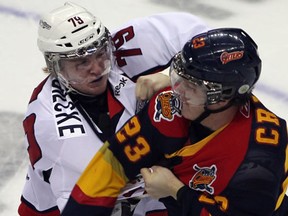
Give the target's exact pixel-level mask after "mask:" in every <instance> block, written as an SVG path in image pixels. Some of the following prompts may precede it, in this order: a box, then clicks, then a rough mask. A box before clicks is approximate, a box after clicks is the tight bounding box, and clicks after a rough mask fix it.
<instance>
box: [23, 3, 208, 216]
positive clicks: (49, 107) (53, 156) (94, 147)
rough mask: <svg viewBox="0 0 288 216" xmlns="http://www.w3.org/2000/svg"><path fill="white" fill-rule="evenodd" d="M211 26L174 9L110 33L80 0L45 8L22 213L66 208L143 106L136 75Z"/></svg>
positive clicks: (153, 83)
mask: <svg viewBox="0 0 288 216" xmlns="http://www.w3.org/2000/svg"><path fill="white" fill-rule="evenodd" d="M206 29H207V26H206V25H205V24H204V23H203V22H202V21H201V20H199V19H198V18H196V17H194V16H192V15H190V14H187V13H167V14H159V15H155V16H151V17H145V18H141V19H136V20H133V21H131V22H129V23H127V24H125V25H124V26H122V27H121V28H118V29H117V30H116V31H114V32H113V33H112V36H111V35H110V33H109V31H108V29H107V28H105V26H104V25H103V24H102V23H101V22H100V20H99V19H98V18H96V17H95V16H93V15H92V14H91V13H90V12H88V11H87V10H86V9H84V8H82V7H80V6H78V5H76V4H73V3H65V5H64V6H61V7H59V8H57V9H55V10H53V11H52V12H50V13H49V14H47V15H44V16H43V17H42V18H41V20H40V22H39V31H38V34H39V35H38V47H39V49H40V50H41V51H42V53H43V54H44V57H45V60H46V63H47V69H46V71H47V72H48V73H49V76H47V78H46V79H45V80H43V81H42V82H41V83H40V84H39V85H38V86H37V87H36V88H35V90H34V92H33V94H32V96H31V99H30V101H29V106H28V109H27V112H26V116H25V119H24V122H23V126H24V130H25V133H26V144H27V150H28V153H29V158H30V165H29V168H28V174H27V178H26V183H25V186H24V189H23V194H22V197H21V204H20V206H19V209H18V212H19V214H20V215H21V216H36V215H43V216H44V215H46V216H56V215H60V212H61V210H62V209H63V207H64V206H65V204H66V202H67V200H68V197H69V195H70V193H71V190H72V188H73V186H74V185H75V183H76V181H77V179H78V178H79V176H80V174H81V173H82V172H83V170H84V168H85V167H86V166H87V164H88V163H89V161H90V160H91V159H92V157H93V156H94V154H95V153H96V152H97V151H98V150H99V148H100V147H101V146H102V143H103V142H104V141H105V140H107V139H108V137H110V136H111V135H113V134H114V133H115V131H117V130H118V129H119V128H120V127H121V126H122V125H123V124H124V123H125V122H126V121H127V120H128V119H129V118H130V117H131V116H133V115H134V114H135V111H136V109H137V108H139V107H140V105H141V104H139V105H137V101H136V95H135V81H136V80H137V78H138V77H139V76H140V75H147V74H152V73H155V72H158V71H160V70H162V69H164V68H166V67H168V65H169V63H170V61H171V59H172V57H173V56H174V55H175V54H176V53H177V52H178V51H179V50H181V47H182V46H183V45H184V44H185V42H186V41H187V40H188V39H189V38H190V37H191V36H192V35H195V34H197V33H199V32H203V31H205V30H206ZM155 75H156V74H155ZM162 76H164V75H162ZM162 76H161V75H159V74H157V75H156V77H152V75H151V76H148V77H146V78H141V80H144V81H143V82H142V83H144V84H143V85H144V87H147V83H148V86H149V87H150V88H149V89H148V91H143V88H141V86H140V88H139V89H138V94H137V95H138V97H140V98H142V99H143V98H144V99H145V98H146V97H149V96H150V95H151V94H152V93H153V91H156V90H158V89H160V88H161V87H163V85H164V86H165V85H167V80H165V78H163V77H162ZM164 77H165V76H164ZM166 77H167V76H166ZM159 79H160V80H159ZM161 79H162V81H163V82H160V81H161ZM149 83H150V84H149ZM168 83H170V81H169V79H168ZM142 87H143V86H142ZM141 89H142V90H141ZM126 197H128V198H129V196H126ZM124 198H125V197H124ZM150 202H151V203H150ZM150 204H151V205H150ZM153 205H155V207H154V206H153ZM149 206H150V207H151V211H150V209H146V210H147V215H148V214H149V213H153V211H152V210H154V209H160V210H163V209H164V206H163V205H162V204H161V203H159V202H156V201H151V200H149ZM120 209H121V206H120ZM146 210H145V211H146ZM139 211H140V212H141V209H140V210H139V209H138V212H139ZM163 212H164V213H165V210H163ZM118 213H119V212H117V215H120V213H121V211H120V213H119V214H118ZM80 215H81V214H80ZM115 215H116V213H115Z"/></svg>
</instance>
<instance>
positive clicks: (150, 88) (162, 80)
mask: <svg viewBox="0 0 288 216" xmlns="http://www.w3.org/2000/svg"><path fill="white" fill-rule="evenodd" d="M169 85H170V78H169V76H167V75H166V74H164V73H162V72H161V73H155V74H150V75H145V76H140V77H139V78H138V79H137V83H136V98H137V99H138V100H141V101H144V100H147V99H150V98H151V97H152V95H153V94H154V93H155V92H157V91H159V90H160V89H163V88H165V87H167V86H169Z"/></svg>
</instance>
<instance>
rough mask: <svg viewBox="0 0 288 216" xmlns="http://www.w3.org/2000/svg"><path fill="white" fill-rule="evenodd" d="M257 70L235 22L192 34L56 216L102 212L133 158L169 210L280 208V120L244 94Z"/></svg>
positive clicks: (223, 213) (283, 183)
mask: <svg viewBox="0 0 288 216" xmlns="http://www.w3.org/2000/svg"><path fill="white" fill-rule="evenodd" d="M260 73H261V60H260V58H259V55H258V51H257V45H256V43H255V42H254V41H253V40H252V38H251V37H250V36H249V35H248V34H247V33H246V32H244V31H243V30H242V29H237V28H221V29H214V30H211V31H208V32H205V33H202V34H199V35H197V36H195V37H193V38H192V39H191V40H189V41H188V42H187V43H186V44H185V46H184V47H183V49H182V51H181V52H179V53H178V54H176V56H175V57H174V59H173V61H172V64H171V66H170V78H171V85H172V88H168V89H166V90H164V91H161V92H160V93H158V94H157V95H156V96H155V97H153V98H152V99H151V100H150V101H149V104H148V105H147V106H146V107H145V108H144V109H142V110H141V111H140V112H139V113H138V114H136V115H135V116H134V117H132V118H131V119H130V120H129V121H128V122H127V123H126V124H125V125H124V126H123V127H122V128H121V129H120V130H119V131H118V132H117V133H116V134H115V136H114V137H113V138H111V139H109V140H108V141H107V142H106V143H105V145H103V146H102V148H101V149H100V150H99V151H98V152H97V154H96V155H95V156H94V157H93V159H92V161H91V162H90V163H89V165H88V167H87V168H86V170H85V171H84V173H83V174H82V175H81V177H80V179H79V180H78V181H77V185H75V187H74V189H73V191H72V193H71V197H70V199H69V201H68V203H67V205H66V208H65V209H64V211H63V216H66V215H67V216H68V215H69V216H73V215H77V213H79V212H85V214H83V215H94V216H95V215H101V216H103V215H109V214H110V212H111V207H112V206H113V203H114V202H115V200H116V198H117V195H118V194H119V190H120V189H121V188H122V187H123V186H124V185H125V183H126V182H127V181H128V180H129V179H133V178H134V176H135V175H137V174H138V172H139V170H140V168H142V167H148V168H142V169H141V171H142V174H143V178H144V181H145V185H146V190H147V192H148V193H149V194H151V195H152V196H154V197H155V198H162V199H161V201H162V202H163V203H164V204H165V206H166V207H167V209H168V212H169V215H175V216H176V215H177V216H179V215H185V216H186V215H187V216H188V215H189V216H208V215H211V216H252V215H253V216H272V215H273V216H276V215H277V216H280V215H281V216H286V215H287V210H286V213H284V212H285V211H284V209H285V206H286V208H287V202H286V201H287V200H286V198H285V199H284V197H285V192H286V189H287V182H288V178H287V170H288V164H287V161H288V160H287V159H288V155H287V149H288V148H287V125H286V122H285V120H283V119H281V118H280V117H278V116H276V115H275V114H274V113H273V112H271V111H270V110H268V109H267V108H266V107H265V106H264V105H263V104H262V103H261V102H260V101H259V100H258V98H257V97H256V96H254V95H253V94H252V89H253V88H254V86H255V84H256V82H257V80H258V79H259V77H260ZM164 156H165V159H167V160H168V163H167V161H165V166H167V167H168V168H170V169H171V170H172V171H173V173H174V174H172V173H171V171H170V169H168V168H164V167H163V165H164V163H163V162H162V161H161V160H163V157H164ZM157 163H160V165H162V166H153V167H152V168H149V167H151V166H152V165H155V164H157ZM158 165H159V164H158ZM174 175H175V176H174ZM176 177H177V178H176Z"/></svg>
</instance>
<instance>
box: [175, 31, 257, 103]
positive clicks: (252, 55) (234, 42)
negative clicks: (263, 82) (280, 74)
mask: <svg viewBox="0 0 288 216" xmlns="http://www.w3.org/2000/svg"><path fill="white" fill-rule="evenodd" d="M171 68H172V69H174V70H175V71H176V73H177V74H178V75H179V76H181V77H183V78H185V79H187V80H189V81H192V82H195V83H197V82H198V83H201V84H203V85H205V86H206V88H207V104H214V103H217V102H218V101H220V100H225V99H233V98H235V99H245V98H247V95H249V94H250V93H251V91H252V89H253V87H254V85H255V83H256V82H257V80H258V79H259V76H260V73H261V59H260V58H259V55H258V51H257V44H256V43H255V42H254V41H253V39H252V38H251V37H250V36H249V35H248V34H247V33H246V32H245V31H243V30H242V29H238V28H219V29H214V30H210V31H208V32H205V33H202V34H199V35H197V36H195V37H193V38H192V39H191V40H190V41H188V42H187V43H186V44H185V46H184V47H183V49H182V51H181V52H180V53H178V54H177V55H176V56H175V57H174V60H173V62H172V65H171ZM171 68H170V70H171Z"/></svg>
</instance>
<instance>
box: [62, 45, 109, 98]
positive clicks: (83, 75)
mask: <svg viewBox="0 0 288 216" xmlns="http://www.w3.org/2000/svg"><path fill="white" fill-rule="evenodd" d="M61 68H62V69H61V74H62V75H63V76H64V77H65V79H66V80H67V81H68V82H69V84H70V85H71V86H72V87H73V88H74V89H76V90H77V91H79V92H81V93H84V94H88V95H93V96H94V95H95V96H96V95H99V94H101V93H103V92H104V91H105V90H106V87H107V79H108V74H109V72H110V69H111V56H110V53H109V52H107V50H106V49H104V48H103V49H102V50H99V51H97V52H96V53H94V54H92V55H88V56H85V57H80V58H75V59H63V60H61Z"/></svg>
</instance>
